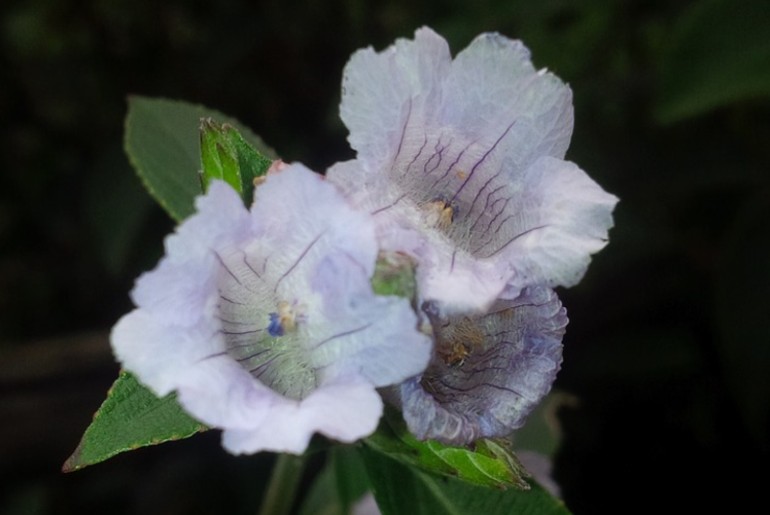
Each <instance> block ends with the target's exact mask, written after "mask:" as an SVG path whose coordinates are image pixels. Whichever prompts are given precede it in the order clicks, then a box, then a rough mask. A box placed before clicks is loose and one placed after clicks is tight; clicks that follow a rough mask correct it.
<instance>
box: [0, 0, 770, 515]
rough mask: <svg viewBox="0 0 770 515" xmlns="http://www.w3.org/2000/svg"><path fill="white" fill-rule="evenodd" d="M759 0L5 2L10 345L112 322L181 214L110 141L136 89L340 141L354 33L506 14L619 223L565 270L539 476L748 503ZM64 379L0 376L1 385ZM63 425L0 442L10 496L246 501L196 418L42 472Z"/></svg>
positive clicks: (757, 219)
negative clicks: (552, 440)
mask: <svg viewBox="0 0 770 515" xmlns="http://www.w3.org/2000/svg"><path fill="white" fill-rule="evenodd" d="M768 10H770V6H768V3H767V2H763V1H762V0H747V1H746V2H739V3H738V2H728V0H703V1H691V0H670V1H665V0H626V1H622V0H582V1H572V0H477V1H476V2H473V3H469V2H464V1H460V0H387V1H385V0H374V1H368V2H364V1H362V0H328V1H319V0H295V1H285V2H246V1H236V0H222V1H219V2H202V1H189V2H182V1H181V0H169V1H167V2H162V3H158V2H151V1H149V0H134V1H128V0H112V1H106V0H99V1H98V0H77V1H75V0H6V1H4V2H3V3H2V6H0V84H2V86H0V112H1V113H2V118H3V121H4V123H3V124H2V126H0V159H2V160H3V162H2V163H1V164H2V170H3V186H4V187H3V188H2V190H0V350H2V349H4V348H5V349H8V348H11V347H16V346H20V345H23V344H24V342H26V341H30V340H33V339H37V338H41V337H49V336H56V335H64V334H70V333H72V332H73V331H80V330H87V329H91V328H106V327H109V326H110V325H111V324H112V323H114V321H115V320H117V318H118V317H119V316H120V315H121V314H122V313H123V312H125V311H126V310H127V309H128V308H129V306H130V304H129V300H128V297H127V295H126V292H127V291H128V290H129V289H130V287H131V284H132V282H133V279H134V277H135V276H136V275H137V274H138V273H139V272H140V271H142V270H145V269H147V268H149V267H151V266H153V264H154V263H155V261H156V259H157V257H158V256H159V254H160V251H161V241H162V237H163V235H164V234H166V233H167V232H168V231H170V230H171V228H172V223H171V221H170V220H169V219H168V217H167V216H166V215H165V214H164V213H162V212H161V211H160V209H159V208H158V207H157V206H155V205H154V204H153V203H152V202H150V201H148V197H147V196H146V195H144V194H143V193H142V192H141V190H140V189H139V188H138V187H137V186H138V181H136V180H135V178H134V177H132V175H131V172H130V168H129V167H128V166H127V164H126V162H125V157H124V156H123V154H122V151H121V148H120V141H121V138H122V132H123V127H122V121H123V118H124V115H125V112H126V98H127V96H128V95H129V94H141V95H149V96H163V97H167V98H181V99H185V100H188V101H192V102H197V103H201V104H205V105H209V106H212V107H216V108H218V109H220V110H221V111H223V112H227V113H232V114H233V115H235V116H237V117H238V118H239V119H240V120H241V121H243V122H244V123H245V124H246V125H248V126H250V127H252V128H253V129H254V130H255V132H256V133H257V134H259V135H261V136H262V137H263V138H264V139H265V141H266V142H267V144H269V145H270V146H272V147H273V148H275V149H276V150H277V152H278V153H279V154H280V155H281V156H282V157H283V158H284V159H286V160H301V161H303V162H305V163H306V164H308V165H309V166H311V167H312V168H315V169H318V170H323V169H324V168H326V167H327V166H328V165H330V164H331V163H333V162H335V161H338V160H341V159H347V158H349V157H351V156H352V153H351V151H350V150H349V149H348V147H347V144H346V142H345V130H344V127H343V126H342V124H341V123H340V122H339V120H338V118H337V103H338V101H339V83H340V78H341V71H342V67H343V66H344V63H345V61H346V60H347V58H348V56H349V55H350V53H351V52H352V51H353V50H355V49H356V48H359V47H362V46H367V45H370V44H371V45H374V46H375V47H376V48H383V47H384V46H386V45H388V44H389V43H391V42H392V40H393V39H394V38H395V37H398V36H410V35H411V34H412V32H413V30H414V29H415V28H416V27H418V26H420V25H423V24H427V25H430V26H432V27H433V28H434V29H436V30H437V31H438V32H440V33H442V34H444V35H446V36H447V37H448V39H449V41H450V43H451V45H452V48H453V49H454V50H459V49H461V48H462V47H463V46H465V45H466V44H467V43H468V41H470V39H471V38H472V37H474V36H475V35H476V34H478V33H480V32H483V31H488V30H497V31H500V32H502V33H504V34H506V35H508V36H512V37H519V38H521V39H523V40H524V41H525V42H526V44H527V45H528V46H529V47H530V49H531V50H532V53H533V58H534V61H535V63H536V64H537V65H538V66H541V67H542V66H547V67H548V68H549V69H551V70H553V71H554V72H555V73H556V74H558V75H559V76H561V77H562V78H563V79H564V80H566V81H567V82H569V83H570V85H571V86H572V89H573V91H574V93H575V108H576V128H575V135H574V138H573V144H572V146H571V148H570V151H569V153H568V158H570V159H571V160H574V161H575V162H577V163H579V164H580V166H581V167H582V168H584V169H585V170H587V171H588V172H589V173H590V174H591V176H592V177H594V178H595V179H596V180H597V181H598V182H599V183H600V184H602V185H603V186H604V187H605V188H606V189H607V190H608V191H611V192H613V193H615V194H617V195H618V196H619V197H620V198H621V203H620V204H619V206H618V208H617V213H616V228H615V229H614V230H613V231H612V233H611V238H610V244H609V246H608V247H607V249H606V250H605V251H603V252H602V253H601V254H599V255H598V256H597V257H596V259H595V260H594V263H593V265H592V266H591V268H590V271H589V273H588V275H587V277H586V278H585V280H584V281H583V283H581V284H580V285H579V286H578V287H576V288H573V289H571V290H567V291H563V292H561V295H562V297H563V301H564V304H565V305H566V306H567V307H568V309H569V311H570V320H571V322H570V326H569V329H568V332H567V337H566V341H565V345H566V347H565V362H564V366H563V370H562V373H561V374H560V377H559V380H558V386H559V387H560V389H562V390H564V391H566V392H569V393H570V394H572V395H573V396H574V397H576V399H577V401H576V402H575V403H571V404H570V406H571V407H565V408H562V409H561V410H560V412H559V415H560V421H561V434H562V437H563V440H562V444H561V447H560V449H559V451H558V452H557V455H556V470H555V474H556V477H557V479H558V480H559V481H560V483H561V486H562V491H563V493H564V495H565V500H566V503H567V505H568V507H569V508H570V509H571V510H572V511H573V512H574V513H575V514H577V515H580V514H601V513H615V512H616V511H617V510H616V508H617V507H616V505H615V504H614V503H613V499H614V498H621V499H634V500H635V503H634V506H636V508H637V509H638V512H639V513H650V512H653V511H659V509H660V503H661V502H662V499H666V498H670V499H672V501H670V502H671V503H672V504H671V505H670V506H668V509H669V511H672V512H673V511H676V509H677V508H682V509H684V507H685V506H686V509H687V512H691V511H697V510H699V509H702V508H704V507H707V506H711V505H713V504H714V503H715V502H717V501H718V500H719V499H721V498H723V497H724V498H727V497H728V496H729V497H730V499H731V502H732V503H733V504H732V509H733V511H735V512H740V511H742V510H741V507H740V503H741V502H746V503H747V504H749V503H751V502H752V500H753V499H757V498H758V496H759V495H760V493H761V492H762V488H761V487H762V482H761V479H762V478H761V477H760V476H757V475H754V473H753V472H752V471H753V470H762V465H763V464H764V462H765V461H766V460H767V459H768V453H769V449H770V442H768V427H770V406H769V402H770V395H768V391H769V390H768V388H769V387H768V381H767V374H766V371H767V370H768V369H770V363H769V361H770V357H769V356H768V350H767V349H768V345H769V344H770V341H768V339H770V335H769V334H768V322H767V321H766V320H767V309H768V305H767V302H768V301H767V299H768V298H770V291H768V290H769V289H770V266H768V263H770V255H769V254H768V247H767V245H768V238H767V236H768V235H770V219H768V212H767V206H768V204H770V200H769V199H770V197H769V195H770V193H769V192H770V146H768V145H767V142H768V141H770V81H769V80H768V70H769V69H770V68H769V67H768V64H767V63H768V52H769V51H768V38H767V37H766V34H765V33H766V32H767V25H768V23H767V20H768ZM56 387H57V384H56V383H55V381H53V380H52V381H50V382H49V383H34V384H31V385H30V384H26V385H25V384H22V385H21V386H19V385H18V384H9V383H5V382H3V381H2V379H1V378H0V393H2V394H3V395H5V396H6V397H4V398H8V399H12V398H13V397H12V396H13V395H15V394H16V393H17V392H20V391H26V390H24V389H25V388H26V389H30V388H37V389H38V390H36V391H39V392H46V391H48V390H47V389H56ZM105 388H106V386H105ZM41 394H42V393H41ZM102 394H103V391H102V392H99V395H102ZM96 407H97V406H96V405H94V406H93V409H96ZM88 417H89V414H88V413H84V414H83V421H82V426H81V427H79V428H77V429H76V430H75V432H77V431H81V430H82V429H83V428H84V427H85V426H86V425H87V423H88ZM50 438H51V439H55V438H56V436H55V434H53V432H52V434H51V437H50ZM71 444H72V442H64V443H63V444H62V446H61V448H62V455H59V456H49V455H40V456H34V455H30V456H28V457H27V459H26V460H25V463H24V465H23V466H22V465H21V464H19V463H9V462H5V463H3V464H4V465H5V466H4V467H3V468H2V474H3V479H4V482H3V487H1V488H0V512H3V513H37V514H45V513H54V512H55V513H64V514H66V513H79V512H82V511H83V509H88V510H95V511H104V512H110V513H134V512H142V513H147V514H152V513H186V514H191V513H213V512H216V511H223V510H224V509H225V508H224V506H227V507H228V509H229V508H232V509H231V510H230V512H232V513H246V512H254V511H256V507H257V506H258V497H259V492H260V491H261V487H256V488H255V487H254V485H261V483H260V482H259V477H256V476H255V471H262V470H263V468H262V467H263V466H264V465H266V464H269V462H270V459H269V457H266V456H257V457H252V458H241V459H235V458H231V457H229V456H225V455H223V451H221V450H220V449H218V443H217V438H216V435H213V434H210V435H205V436H203V437H196V438H194V439H192V440H191V441H189V442H180V443H176V444H168V447H169V450H165V449H164V450H161V448H158V449H152V450H151V451H147V450H145V451H139V452H137V453H132V454H137V455H138V456H136V457H131V458H118V459H116V460H115V461H114V462H111V463H109V464H105V465H100V466H99V467H102V466H104V467H106V468H103V469H102V470H99V467H94V469H93V471H85V472H83V473H78V474H83V475H80V476H79V475H78V474H75V475H68V476H66V477H58V476H55V475H54V474H55V471H57V470H58V466H59V464H60V463H61V461H62V459H63V458H64V457H66V452H67V451H68V450H70V446H71ZM206 446H208V447H206ZM163 447H167V446H163ZM43 448H44V449H50V446H47V447H43ZM155 452H157V454H154V453H155ZM3 461H5V460H3ZM43 470H46V471H47V472H41V471H43ZM240 474H243V475H240ZM212 478H213V480H212ZM200 485H205V486H206V492H207V494H206V495H207V496H206V497H203V499H204V500H203V501H201V498H202V497H201V495H202V494H201V493H200V492H201V489H200V488H199V487H200ZM711 485H716V486H718V488H714V489H712V488H710V486H711ZM704 488H708V495H706V494H705V493H704ZM737 491H740V492H741V495H740V496H735V495H734V492H737ZM172 492H173V493H172ZM244 492H247V493H246V494H245V493H244ZM233 495H236V496H240V497H239V498H238V499H234V498H233V499H231V498H230V497H228V496H233ZM738 497H739V498H738ZM205 499H209V500H208V501H206V500H205ZM226 499H230V501H229V504H228V503H227V501H225V500H226ZM197 501H200V502H197ZM212 503H213V504H212ZM218 503H222V504H218ZM239 503H240V504H239ZM243 503H246V504H248V506H246V505H245V504H243ZM249 503H250V504H249ZM218 508H222V509H218ZM225 511H227V510H225Z"/></svg>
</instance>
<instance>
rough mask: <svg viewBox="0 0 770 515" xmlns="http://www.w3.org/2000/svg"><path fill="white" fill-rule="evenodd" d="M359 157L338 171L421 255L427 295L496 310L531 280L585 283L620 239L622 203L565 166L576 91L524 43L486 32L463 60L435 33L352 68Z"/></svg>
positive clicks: (365, 53) (395, 245) (455, 307)
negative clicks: (617, 212)
mask: <svg viewBox="0 0 770 515" xmlns="http://www.w3.org/2000/svg"><path fill="white" fill-rule="evenodd" d="M340 112H341V117H342V120H343V121H344V123H345V125H347V127H348V129H349V130H350V136H349V138H348V139H349V141H350V144H351V145H352V147H353V148H354V149H355V150H356V151H357V159H356V160H354V161H348V162H345V163H340V164H337V165H335V166H334V167H332V168H331V169H330V170H329V172H328V174H327V176H328V177H329V178H330V180H332V181H334V182H336V183H337V184H339V185H340V186H341V187H342V188H343V190H345V192H346V195H348V196H349V197H350V198H351V199H353V201H354V202H355V203H356V204H357V205H359V206H362V207H363V208H365V209H367V210H369V211H370V212H372V213H373V214H375V216H376V219H377V222H378V236H379V238H380V240H381V244H382V246H383V247H384V248H385V249H389V250H398V251H404V252H407V253H409V254H411V255H412V256H414V257H416V258H417V260H418V262H419V267H418V282H419V286H420V291H421V295H422V297H423V298H424V299H426V300H434V301H439V302H440V303H441V307H442V309H445V310H447V311H448V312H452V311H453V312H459V311H463V310H476V311H479V310H483V309H485V308H486V307H488V306H489V305H491V303H492V302H493V301H494V300H495V299H496V298H498V297H499V296H501V295H504V296H505V297H507V298H514V297H516V296H517V295H518V294H519V292H520V291H521V289H522V288H523V287H525V286H528V285H543V286H549V287H554V286H559V285H561V286H571V285H574V284H576V283H577V282H578V281H579V280H580V279H581V277H582V276H583V274H584V272H585V270H586V267H587V266H588V263H589V261H590V255H591V254H592V253H594V252H597V251H598V250H600V249H601V248H602V247H604V245H605V244H606V242H607V232H608V229H609V228H610V227H611V226H612V209H613V207H614V205H615V203H616V202H617V198H616V197H614V196H613V195H610V194H608V193H606V192H604V191H603V190H602V189H601V188H600V187H599V186H598V185H597V184H596V183H595V182H594V181H593V180H591V179H590V178H589V177H588V176H587V175H586V174H585V173H584V172H583V171H582V170H580V168H578V167H577V166H576V165H574V164H573V163H570V162H567V161H564V160H563V158H564V154H565V152H566V150H567V147H568V145H569V140H570V136H571V133H572V120H573V113H572V95H571V92H570V89H569V88H568V87H567V86H566V85H565V84H564V83H562V82H561V81H560V80H559V79H558V78H557V77H556V76H554V75H552V74H551V73H548V72H546V71H545V70H540V71H537V70H535V68H534V67H533V65H532V63H531V61H530V56H529V51H528V50H527V49H526V48H525V47H524V45H522V44H521V42H519V41H512V40H510V39H507V38H505V37H503V36H500V35H499V34H482V35H481V36H479V37H477V38H476V39H475V40H474V41H473V42H472V43H471V44H470V45H469V46H468V47H467V48H466V49H465V50H463V51H462V52H460V53H459V54H458V55H457V56H456V57H455V59H454V60H452V57H451V54H450V52H449V48H448V46H447V43H446V41H444V39H443V38H441V37H440V36H439V35H437V34H436V33H434V32H433V31H432V30H431V29H429V28H423V29H420V30H418V31H417V32H416V34H415V38H414V40H404V39H400V40H398V41H396V43H395V44H394V45H393V46H391V47H389V48H387V49H386V50H384V51H383V52H379V53H376V52H375V51H374V50H372V49H371V48H367V49H364V50H359V51H358V52H356V53H355V54H354V55H353V56H352V58H351V59H350V61H349V63H348V64H347V66H346V68H345V73H344V79H343V89H342V103H341V106H340Z"/></svg>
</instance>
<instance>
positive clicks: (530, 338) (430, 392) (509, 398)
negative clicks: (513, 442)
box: [390, 287, 567, 445]
mask: <svg viewBox="0 0 770 515" xmlns="http://www.w3.org/2000/svg"><path fill="white" fill-rule="evenodd" d="M425 311H426V313H427V314H428V317H429V319H430V321H431V325H432V327H433V334H434V340H435V351H434V355H433V359H432V361H431V363H430V365H429V366H428V368H427V370H425V372H424V373H423V374H422V375H421V376H419V377H416V378H412V379H409V380H407V381H405V382H404V383H403V384H401V385H399V386H398V387H395V388H393V389H391V390H390V392H391V393H393V392H395V395H394V396H393V397H394V399H393V400H394V403H395V404H396V405H399V406H400V407H401V408H402V410H403V413H404V420H406V423H407V426H408V427H409V430H410V431H411V432H412V433H413V434H414V435H415V436H416V437H417V438H420V439H436V440H440V441H442V442H444V443H449V444H456V445H462V444H468V443H470V442H473V441H474V440H476V439H478V438H490V437H502V436H507V435H509V434H510V433H511V432H512V431H513V430H515V429H518V428H519V427H521V426H522V425H523V424H524V422H525V420H526V418H527V416H528V415H529V413H530V412H531V411H532V409H533V408H534V407H535V406H536V405H537V404H538V403H539V402H540V400H541V399H542V398H543V397H544V396H545V395H546V394H547V393H548V391H549V390H550V389H551V385H552V383H553V380H554V378H555V377H556V373H557V372H558V370H559V367H560V365H561V349H562V346H561V340H562V336H563V335H564V329H565V327H566V325H567V316H566V311H565V309H564V308H563V307H562V306H561V303H560V302H559V299H558V297H557V296H556V294H555V293H554V292H553V291H552V290H550V289H548V288H545V287H526V288H524V289H523V290H522V292H521V294H520V295H519V296H518V297H517V298H516V299H513V300H500V301H497V302H496V303H495V304H493V306H492V308H491V309H490V311H489V312H488V313H486V314H482V315H471V316H465V315H453V316H449V317H443V316H441V315H439V314H438V313H437V312H436V310H435V306H433V305H431V304H428V305H427V306H425Z"/></svg>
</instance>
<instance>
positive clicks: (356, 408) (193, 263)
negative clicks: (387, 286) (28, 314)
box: [112, 165, 431, 452]
mask: <svg viewBox="0 0 770 515" xmlns="http://www.w3.org/2000/svg"><path fill="white" fill-rule="evenodd" d="M231 203H234V204H235V206H232V205H230V204H231ZM196 206H197V208H198V212H197V213H196V214H194V215H193V216H191V217H190V218H189V219H188V220H186V221H185V222H184V223H183V224H182V225H180V227H179V228H178V229H177V231H176V234H175V235H172V236H171V237H169V238H168V239H167V242H166V249H167V255H166V256H165V257H164V258H163V259H162V260H161V263H160V264H159V266H158V267H157V268H156V269H155V270H153V271H152V272H149V273H147V274H144V275H143V276H142V277H141V278H140V279H139V281H138V282H137V286H136V288H135V290H134V292H133V298H134V300H135V302H136V304H137V307H138V309H136V310H135V311H133V312H132V313H130V314H128V315H126V316H125V317H124V318H123V319H121V321H120V322H119V323H118V324H117V325H116V327H115V329H114V330H113V334H112V344H113V347H114V350H115V353H116V355H117V357H118V358H119V359H120V361H121V362H122V363H123V365H124V366H125V368H127V369H128V370H130V371H132V372H134V373H135V374H136V375H137V376H138V378H139V379H140V380H141V381H142V382H143V383H145V384H147V385H148V386H150V387H151V388H152V389H153V390H154V391H155V392H156V393H158V394H159V395H163V394H166V393H169V392H171V391H176V392H177V393H178V398H179V401H180V403H181V404H182V406H183V407H184V408H185V409H186V410H187V411H188V412H189V413H190V414H192V415H193V416H194V417H196V418H197V419H199V420H201V421H202V422H204V423H206V424H208V425H210V426H213V427H219V428H222V429H224V431H225V433H224V441H225V445H226V446H227V447H228V448H229V449H231V450H232V451H233V452H256V451H259V450H263V449H271V450H286V451H290V452H302V451H303V450H304V448H305V446H306V445H307V442H308V440H309V439H310V437H311V436H312V434H313V433H314V432H316V431H319V432H322V433H324V434H326V435H327V436H330V437H332V438H338V439H340V440H344V441H352V440H354V439H356V438H360V437H363V436H366V435H367V434H369V433H370V432H371V431H373V430H374V428H375V427H376V425H377V423H378V419H379V417H380V414H381V410H382V403H381V400H380V398H379V395H378V394H377V392H376V390H375V388H376V387H379V386H385V385H392V384H395V383H398V382H400V381H403V380H404V379H405V378H407V377H410V376H412V375H414V374H417V373H419V372H421V371H422V370H424V368H425V366H426V365H427V363H428V360H429V359H430V350H431V342H430V339H429V338H428V337H427V336H425V335H424V334H422V333H420V332H419V331H418V329H417V317H416V315H415V313H414V312H413V310H412V309H411V307H410V305H409V301H408V300H407V299H399V298H395V297H393V298H390V297H380V296H376V295H375V294H374V293H373V291H372V288H371V285H370V277H371V275H372V273H373V270H374V261H375V258H376V254H377V251H378V249H377V244H376V239H375V234H374V223H373V220H372V219H371V217H370V216H369V215H367V214H366V213H363V212H360V211H356V210H354V209H353V208H352V207H351V206H350V205H349V204H348V202H347V201H346V200H345V199H344V197H343V196H342V195H341V194H340V192H339V191H337V189H336V188H335V186H334V185H333V184H331V183H329V182H327V181H325V180H324V179H323V178H322V177H321V176H320V175H318V174H315V173H313V172H311V171H310V170H308V169H306V168H305V167H303V166H301V165H290V166H287V167H286V168H285V169H283V170H281V171H280V172H277V173H275V174H271V175H269V176H268V178H267V179H266V181H265V182H264V183H263V184H261V185H260V186H258V187H257V188H256V192H255V204H254V206H253V207H252V209H251V212H250V213H249V212H248V211H246V210H245V209H244V208H243V205H242V201H241V199H240V198H239V196H238V195H237V194H235V193H234V192H233V191H232V190H231V189H230V188H229V186H226V185H225V184H224V183H221V182H218V181H215V182H213V183H212V185H211V186H210V189H209V192H208V193H207V194H206V195H205V196H204V197H202V198H200V199H198V201H197V202H196Z"/></svg>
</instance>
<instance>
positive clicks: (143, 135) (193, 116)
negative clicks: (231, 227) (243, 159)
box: [124, 96, 274, 221]
mask: <svg viewBox="0 0 770 515" xmlns="http://www.w3.org/2000/svg"><path fill="white" fill-rule="evenodd" d="M201 118H214V119H216V120H218V121H220V122H222V123H227V124H229V125H232V126H233V127H235V128H237V129H238V130H239V131H240V133H241V134H242V135H243V138H244V140H245V141H246V142H248V143H249V144H250V145H251V146H253V147H254V148H256V149H257V150H259V151H260V152H261V153H262V154H264V155H266V156H268V157H271V156H273V155H274V152H273V151H272V150H271V149H270V148H268V147H267V146H266V145H265V144H264V143H263V142H262V140H261V139H260V138H259V137H258V136H256V135H255V134H254V133H253V132H252V131H251V130H250V129H249V128H248V127H245V126H244V125H242V124H240V123H239V122H238V121H237V120H235V119H233V118H231V117H229V116H226V115H224V114H222V113H220V112H219V111H215V110H212V109H208V108H205V107H203V106H199V105H194V104H188V103H186V102H180V101H175V100H166V99H158V98H147V97H138V96H134V97H131V98H129V101H128V116H127V117H126V131H125V140H124V144H125V150H126V153H127V154H128V158H129V160H130V161H131V164H132V165H133V166H134V169H136V171H137V173H138V174H139V176H140V177H141V179H142V181H143V182H144V185H145V186H146V188H147V190H148V191H149V192H150V194H151V195H152V196H153V197H154V198H155V200H157V201H158V202H159V203H160V205H161V206H163V208H164V209H165V210H166V211H167V212H168V213H169V214H170V215H171V217H172V218H174V219H175V220H177V221H181V220H183V219H184V218H186V217H187V216H188V215H190V214H191V213H192V212H193V210H194V206H193V201H194V199H195V197H196V196H197V195H199V194H200V193H201V184H200V177H199V175H198V171H199V169H200V166H201V164H200V159H201V152H200V134H199V126H200V120H201Z"/></svg>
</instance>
